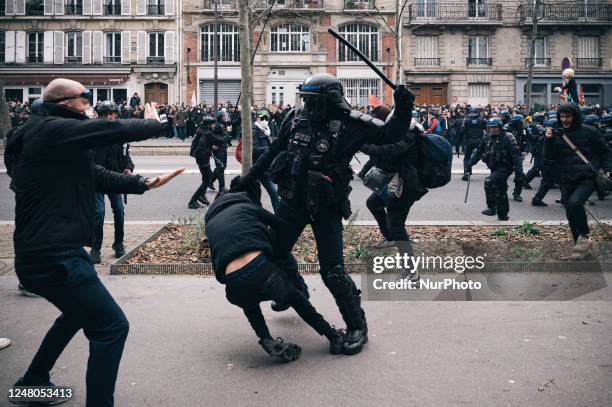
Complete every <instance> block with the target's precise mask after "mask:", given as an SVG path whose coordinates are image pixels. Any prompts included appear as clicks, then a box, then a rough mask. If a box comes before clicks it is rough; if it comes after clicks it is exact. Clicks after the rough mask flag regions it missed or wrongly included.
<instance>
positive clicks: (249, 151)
mask: <svg viewBox="0 0 612 407" xmlns="http://www.w3.org/2000/svg"><path fill="white" fill-rule="evenodd" d="M238 3H239V4H240V6H239V7H240V8H239V13H240V68H241V74H242V80H241V82H240V92H241V95H242V96H241V99H242V103H241V106H242V111H241V113H240V119H241V122H242V123H241V128H242V174H243V175H245V174H247V173H248V172H249V170H250V169H251V166H252V165H253V129H252V123H251V99H252V96H251V89H252V82H253V70H252V68H251V45H250V44H251V38H252V37H251V36H250V35H249V34H250V32H251V30H250V25H249V9H250V7H249V2H248V1H239V2H238Z"/></svg>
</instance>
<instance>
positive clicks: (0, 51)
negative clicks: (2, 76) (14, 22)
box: [0, 31, 6, 63]
mask: <svg viewBox="0 0 612 407" xmlns="http://www.w3.org/2000/svg"><path fill="white" fill-rule="evenodd" d="M5 36H6V34H5V33H4V31H0V63H4V54H5V49H4V45H5V38H6V37H5Z"/></svg>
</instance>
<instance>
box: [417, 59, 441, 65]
mask: <svg viewBox="0 0 612 407" xmlns="http://www.w3.org/2000/svg"><path fill="white" fill-rule="evenodd" d="M414 66H440V58H414Z"/></svg>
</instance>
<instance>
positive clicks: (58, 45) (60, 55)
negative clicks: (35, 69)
mask: <svg viewBox="0 0 612 407" xmlns="http://www.w3.org/2000/svg"><path fill="white" fill-rule="evenodd" d="M53 63H54V64H63V63H64V32H63V31H53Z"/></svg>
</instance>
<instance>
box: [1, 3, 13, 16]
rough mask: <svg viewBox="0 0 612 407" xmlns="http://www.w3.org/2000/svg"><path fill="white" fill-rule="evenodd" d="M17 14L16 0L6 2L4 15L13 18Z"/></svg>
mask: <svg viewBox="0 0 612 407" xmlns="http://www.w3.org/2000/svg"><path fill="white" fill-rule="evenodd" d="M14 14H15V0H6V3H5V4H4V15H5V16H12V15H14Z"/></svg>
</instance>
